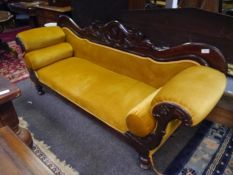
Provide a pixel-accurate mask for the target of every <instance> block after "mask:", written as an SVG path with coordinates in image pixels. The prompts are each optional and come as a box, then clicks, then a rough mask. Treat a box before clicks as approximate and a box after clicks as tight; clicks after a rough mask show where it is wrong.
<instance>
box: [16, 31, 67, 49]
mask: <svg viewBox="0 0 233 175" xmlns="http://www.w3.org/2000/svg"><path fill="white" fill-rule="evenodd" d="M17 38H19V39H20V41H21V42H22V44H23V45H24V48H25V50H26V51H27V52H28V51H31V50H35V49H41V48H43V47H47V46H51V45H54V44H58V43H60V42H64V41H65V33H64V32H63V30H62V29H61V28H60V27H40V28H35V29H31V30H27V31H24V32H20V33H19V34H18V35H17Z"/></svg>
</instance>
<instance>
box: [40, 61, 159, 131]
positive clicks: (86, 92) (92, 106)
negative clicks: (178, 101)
mask: <svg viewBox="0 0 233 175" xmlns="http://www.w3.org/2000/svg"><path fill="white" fill-rule="evenodd" d="M37 76H38V77H39V79H40V81H41V82H43V83H44V84H46V85H47V86H49V87H50V88H52V89H53V90H55V91H57V92H58V93H60V94H61V95H62V96H64V97H66V98H67V99H69V100H70V101H72V102H74V103H75V104H77V105H79V106H80V107H81V108H83V109H85V110H86V111H88V112H90V113H91V114H93V115H94V116H96V117H97V118H99V119H100V120H101V121H103V122H104V123H106V124H108V125H110V126H111V127H112V128H114V129H116V130H118V131H120V132H122V133H125V132H126V131H128V128H127V125H126V117H127V113H128V112H129V111H130V110H131V109H132V108H133V107H135V106H136V105H137V104H139V103H140V102H141V101H143V100H144V99H145V98H146V97H148V96H149V95H150V94H152V93H154V92H155V91H156V88H154V87H151V86H149V85H147V84H145V83H143V82H140V81H137V80H135V79H132V78H129V77H127V76H124V75H120V74H118V73H115V72H112V71H110V70H108V69H105V68H103V67H101V66H98V65H96V64H93V63H91V62H89V61H88V60H85V59H81V58H77V57H72V58H67V59H63V60H60V61H58V62H56V63H54V64H52V65H49V66H46V67H43V68H41V69H39V70H38V71H37Z"/></svg>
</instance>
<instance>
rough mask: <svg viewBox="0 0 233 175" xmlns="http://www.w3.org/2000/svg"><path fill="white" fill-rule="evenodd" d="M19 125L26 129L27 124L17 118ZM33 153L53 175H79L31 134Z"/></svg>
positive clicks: (20, 118)
mask: <svg viewBox="0 0 233 175" xmlns="http://www.w3.org/2000/svg"><path fill="white" fill-rule="evenodd" d="M19 125H20V127H23V128H28V123H27V121H25V120H24V119H23V118H22V117H19ZM31 134H32V137H33V146H32V151H33V153H34V154H35V155H36V156H37V157H38V158H39V159H40V160H41V162H42V163H43V164H44V165H45V166H47V167H48V168H49V169H50V170H51V172H53V174H54V175H79V173H78V172H77V171H76V170H74V169H73V168H72V167H71V166H70V165H68V164H66V162H65V161H63V162H62V161H60V160H59V159H58V158H57V157H56V156H55V155H54V154H53V153H52V152H51V151H50V147H49V146H48V145H46V144H45V143H44V142H43V141H39V140H37V139H35V138H34V135H33V133H31ZM0 174H1V173H0Z"/></svg>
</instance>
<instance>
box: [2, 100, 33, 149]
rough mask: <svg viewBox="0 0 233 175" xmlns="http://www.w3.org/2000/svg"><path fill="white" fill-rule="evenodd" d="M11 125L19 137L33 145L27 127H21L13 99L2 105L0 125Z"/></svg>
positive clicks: (27, 143)
mask: <svg viewBox="0 0 233 175" xmlns="http://www.w3.org/2000/svg"><path fill="white" fill-rule="evenodd" d="M6 125H7V126H9V127H10V128H11V129H12V130H13V131H14V132H15V133H16V134H17V135H18V137H19V138H20V139H21V140H22V141H23V142H24V143H25V144H26V145H28V146H29V147H31V146H32V143H33V141H32V137H31V134H30V133H29V131H28V130H27V129H24V128H21V127H19V119H18V116H17V113H16V111H15V108H14V106H13V103H12V102H11V101H9V102H6V103H4V104H1V105H0V127H1V126H6Z"/></svg>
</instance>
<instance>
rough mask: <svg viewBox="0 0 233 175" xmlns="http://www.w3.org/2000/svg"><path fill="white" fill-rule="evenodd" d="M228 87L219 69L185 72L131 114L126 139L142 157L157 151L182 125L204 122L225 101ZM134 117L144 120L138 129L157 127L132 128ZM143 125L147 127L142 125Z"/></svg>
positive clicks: (191, 68)
mask: <svg viewBox="0 0 233 175" xmlns="http://www.w3.org/2000/svg"><path fill="white" fill-rule="evenodd" d="M225 86H226V77H225V75H224V74H223V73H221V72H219V71H217V70H214V69H212V68H209V67H204V66H194V67H190V68H188V69H185V70H184V71H182V72H180V73H179V74H177V75H176V76H175V77H173V78H172V79H171V80H170V81H169V82H167V83H166V84H165V85H164V86H163V87H162V88H161V89H160V90H159V91H158V93H156V94H155V95H154V96H151V97H153V99H150V98H151V97H148V98H147V99H145V100H144V101H143V102H141V103H140V104H139V105H137V106H136V107H135V108H134V109H132V110H131V111H130V113H129V114H128V117H127V120H126V122H127V126H128V128H129V132H127V133H126V136H127V137H128V138H129V139H131V140H132V142H133V143H134V144H135V145H137V147H138V149H139V151H140V152H141V154H142V155H143V154H146V153H147V152H148V151H150V150H156V148H158V146H159V145H161V143H162V142H164V141H165V140H166V139H167V138H168V137H169V135H170V134H171V133H173V132H174V130H175V129H176V128H177V127H178V126H179V124H180V123H182V124H185V125H186V126H193V125H196V124H198V123H199V122H201V121H202V120H203V119H204V118H205V117H206V116H207V115H208V113H209V112H210V111H211V110H212V109H213V108H214V106H215V105H216V103H217V102H218V100H219V99H220V98H221V96H222V94H223V92H224V88H225ZM137 111H140V112H137ZM133 115H136V117H135V116H134V118H139V119H143V122H141V121H142V120H139V121H138V127H142V126H143V125H145V124H144V122H145V121H147V122H146V123H147V124H148V121H149V122H151V123H152V124H149V125H148V126H152V125H153V126H154V128H151V127H149V129H147V130H144V131H146V132H138V130H136V129H134V128H133V127H132V126H130V123H131V125H133V120H132V119H133V117H132V116H133ZM153 119H154V120H153ZM140 122H141V124H143V125H139V123H140ZM135 127H136V125H135ZM140 131H141V130H140ZM148 132H150V133H148ZM145 150H146V151H145Z"/></svg>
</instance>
